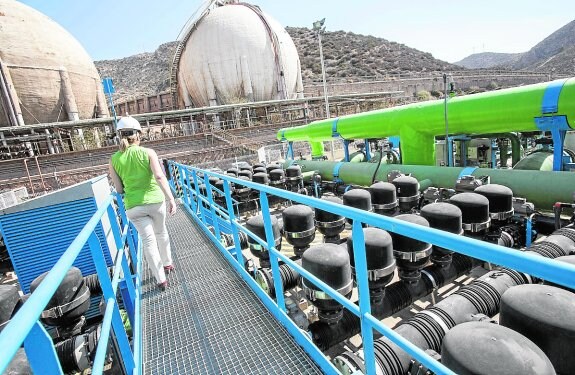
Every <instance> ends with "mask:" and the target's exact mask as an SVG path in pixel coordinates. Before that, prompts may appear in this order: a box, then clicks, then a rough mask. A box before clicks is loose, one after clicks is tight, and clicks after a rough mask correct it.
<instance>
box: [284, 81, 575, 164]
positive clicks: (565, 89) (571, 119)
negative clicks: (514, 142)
mask: <svg viewBox="0 0 575 375" xmlns="http://www.w3.org/2000/svg"><path fill="white" fill-rule="evenodd" d="M554 84H557V82H555V81H554V82H545V83H539V84H535V85H527V86H522V87H515V88H510V89H505V90H499V91H490V92H486V93H480V94H473V95H465V96H460V97H454V98H450V99H449V100H448V124H449V133H450V134H482V133H505V132H522V131H537V130H538V128H537V125H536V122H535V118H536V117H540V116H542V103H543V96H544V93H545V92H546V90H547V89H548V88H549V87H552V86H553V85H554ZM444 105H445V104H444V101H443V100H434V101H428V102H419V103H413V104H409V105H404V106H399V107H394V108H386V109H381V110H377V111H370V112H365V113H360V114H355V115H349V116H343V117H340V118H338V119H325V120H320V121H314V122H312V123H310V124H308V125H302V126H297V127H293V128H284V129H281V130H280V131H279V132H278V139H279V140H288V141H308V142H310V143H311V144H312V145H314V144H316V145H317V143H320V142H323V141H328V140H331V139H333V133H334V132H333V130H334V127H333V126H334V122H335V121H336V122H337V123H336V131H337V133H338V134H339V136H341V137H342V138H344V139H366V138H381V137H388V136H394V135H399V136H400V139H401V152H402V160H403V162H404V163H405V164H415V165H434V164H435V136H440V135H445V117H444ZM557 105H558V111H557V112H556V113H554V114H555V115H564V116H566V120H567V122H568V123H569V124H575V78H570V79H568V80H566V81H565V83H564V84H563V86H562V88H561V90H560V92H559V97H558V102H557ZM316 147H318V146H316Z"/></svg>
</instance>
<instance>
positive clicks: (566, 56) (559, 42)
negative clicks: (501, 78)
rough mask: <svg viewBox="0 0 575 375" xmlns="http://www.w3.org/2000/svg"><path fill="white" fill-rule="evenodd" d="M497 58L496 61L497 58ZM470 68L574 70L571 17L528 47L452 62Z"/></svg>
mask: <svg viewBox="0 0 575 375" xmlns="http://www.w3.org/2000/svg"><path fill="white" fill-rule="evenodd" d="M498 60H499V63H497V61H498ZM456 64H457V65H461V66H464V67H467V68H471V69H481V68H502V69H510V70H533V71H542V72H549V73H555V74H568V75H573V74H575V20H573V21H571V22H569V23H568V24H566V25H565V26H563V27H561V28H560V29H558V30H557V31H555V32H553V33H552V34H550V35H549V36H548V37H547V38H545V39H543V40H542V41H541V42H539V43H537V44H536V45H535V46H534V47H533V48H531V49H530V50H529V51H527V52H524V53H520V54H512V53H492V52H486V53H476V54H473V55H470V56H468V57H466V58H464V59H463V60H461V61H458V62H457V63H456Z"/></svg>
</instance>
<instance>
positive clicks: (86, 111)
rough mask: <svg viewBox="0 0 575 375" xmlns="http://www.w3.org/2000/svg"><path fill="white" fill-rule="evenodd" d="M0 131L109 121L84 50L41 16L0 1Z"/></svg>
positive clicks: (10, 1) (96, 77)
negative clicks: (89, 120)
mask: <svg viewBox="0 0 575 375" xmlns="http://www.w3.org/2000/svg"><path fill="white" fill-rule="evenodd" d="M0 73H1V74H0V127H2V126H11V125H12V126H14V125H23V124H36V123H47V122H55V121H67V120H77V119H86V118H92V117H93V116H94V115H98V116H107V115H108V108H107V106H106V100H105V97H104V93H103V91H102V83H101V82H100V76H99V75H98V71H97V70H96V67H95V66H94V63H93V61H92V59H91V58H90V56H89V55H88V53H87V52H86V51H85V50H84V48H83V47H82V45H81V44H80V43H79V42H78V41H77V40H76V39H75V38H74V37H73V36H72V35H70V34H69V33H68V32H67V31H66V30H64V28H62V27H61V26H60V25H58V24H57V23H56V22H54V21H53V20H51V19H50V18H48V17H47V16H45V15H44V14H42V13H40V12H38V11H36V10H35V9H33V8H30V7H29V6H27V5H24V4H22V3H20V2H18V1H14V0H1V1H0Z"/></svg>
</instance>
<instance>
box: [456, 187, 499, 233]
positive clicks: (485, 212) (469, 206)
mask: <svg viewBox="0 0 575 375" xmlns="http://www.w3.org/2000/svg"><path fill="white" fill-rule="evenodd" d="M449 203H451V204H454V205H456V206H457V207H459V209H460V210H461V215H462V222H463V224H462V226H463V229H464V230H465V231H466V232H469V233H479V232H484V231H485V230H486V229H487V228H489V227H490V226H491V218H490V217H489V200H488V199H487V198H485V197H484V196H483V195H481V194H477V193H461V194H456V195H454V196H453V197H451V198H450V199H449Z"/></svg>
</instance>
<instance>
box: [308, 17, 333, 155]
mask: <svg viewBox="0 0 575 375" xmlns="http://www.w3.org/2000/svg"><path fill="white" fill-rule="evenodd" d="M324 23H325V18H324V19H322V20H320V21H316V22H314V23H313V30H314V31H316V32H317V38H318V41H319V60H320V62H321V76H322V79H323V97H324V100H325V116H326V118H330V117H331V115H330V113H329V100H328V96H327V83H326V80H325V64H324V61H323V47H322V45H321V34H322V33H323V32H324V31H325V26H324ZM333 148H334V143H333V140H332V141H331V159H332V160H335V155H334V150H333Z"/></svg>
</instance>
